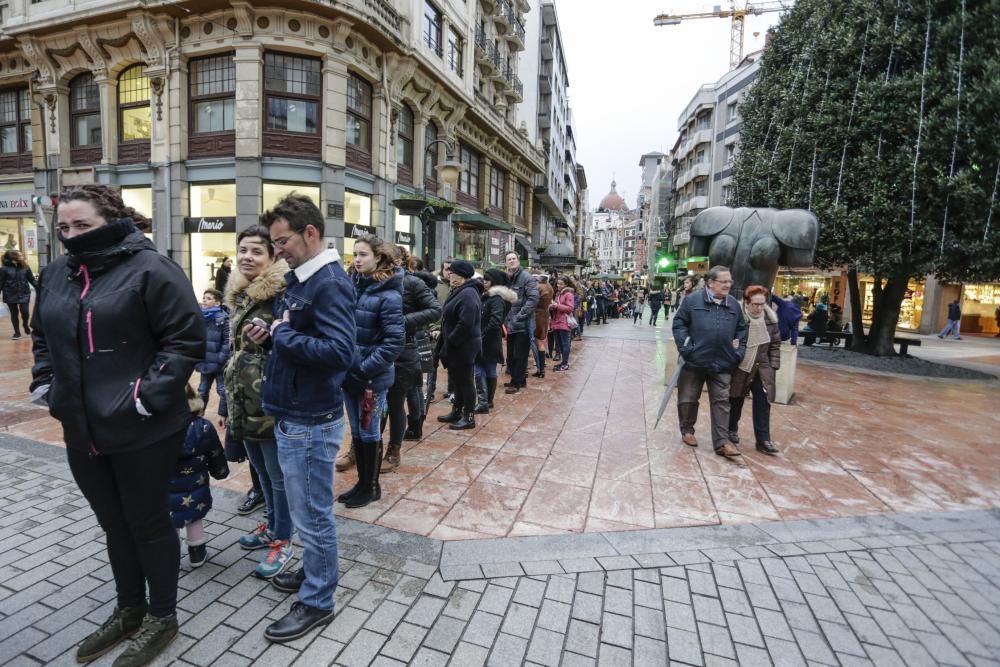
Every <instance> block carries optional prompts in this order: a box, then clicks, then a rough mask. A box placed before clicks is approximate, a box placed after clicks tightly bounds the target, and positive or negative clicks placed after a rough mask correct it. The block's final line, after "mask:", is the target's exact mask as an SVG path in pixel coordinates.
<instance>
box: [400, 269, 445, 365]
mask: <svg viewBox="0 0 1000 667" xmlns="http://www.w3.org/2000/svg"><path fill="white" fill-rule="evenodd" d="M426 275H430V274H426ZM431 278H433V276H431ZM434 283H435V284H437V279H436V278H435V279H434ZM403 319H404V320H406V345H404V346H403V352H402V353H401V354H400V355H399V356H398V357H397V358H396V367H397V368H399V369H400V370H402V369H406V370H409V371H417V372H419V371H420V354H419V353H418V352H417V341H416V335H417V333H418V332H420V331H427V329H428V328H429V327H430V326H431V325H432V324H434V323H435V322H437V321H438V320H440V319H441V304H440V303H438V300H437V296H436V295H435V294H434V292H433V290H432V288H431V285H430V282H429V281H428V280H427V279H426V278H424V276H423V275H418V274H416V273H407V274H406V275H405V276H403Z"/></svg>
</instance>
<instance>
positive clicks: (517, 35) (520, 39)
mask: <svg viewBox="0 0 1000 667" xmlns="http://www.w3.org/2000/svg"><path fill="white" fill-rule="evenodd" d="M507 40H508V41H509V48H510V50H511V51H524V21H522V20H521V19H514V22H513V23H512V24H511V26H510V33H509V34H508V35H507Z"/></svg>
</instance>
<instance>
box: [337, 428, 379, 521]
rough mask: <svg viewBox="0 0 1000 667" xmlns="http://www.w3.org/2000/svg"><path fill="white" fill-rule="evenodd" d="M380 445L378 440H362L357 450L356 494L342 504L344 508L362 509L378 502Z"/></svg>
mask: <svg viewBox="0 0 1000 667" xmlns="http://www.w3.org/2000/svg"><path fill="white" fill-rule="evenodd" d="M380 450H381V443H380V442H379V441H378V440H362V441H361V442H360V444H359V449H358V486H357V489H358V491H357V493H355V494H354V495H353V496H351V497H350V498H349V499H348V500H347V501H345V502H344V506H345V507H349V508H352V509H353V508H356V507H364V506H365V505H367V504H368V503H370V502H372V501H375V500H378V499H379V498H380V497H381V496H382V494H381V491H382V490H381V488H380V487H379V484H378V471H379V463H380V461H379V459H378V455H379V451H380Z"/></svg>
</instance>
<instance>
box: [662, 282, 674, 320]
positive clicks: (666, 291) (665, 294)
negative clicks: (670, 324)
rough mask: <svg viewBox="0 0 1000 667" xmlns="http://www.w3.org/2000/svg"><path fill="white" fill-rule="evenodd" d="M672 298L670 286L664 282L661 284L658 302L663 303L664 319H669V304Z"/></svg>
mask: <svg viewBox="0 0 1000 667" xmlns="http://www.w3.org/2000/svg"><path fill="white" fill-rule="evenodd" d="M673 300H674V295H673V292H671V291H670V286H669V285H667V284H666V283H664V284H663V290H662V291H661V292H660V302H661V303H662V304H663V317H664V318H665V319H668V320H669V319H670V306H671V305H672V302H673Z"/></svg>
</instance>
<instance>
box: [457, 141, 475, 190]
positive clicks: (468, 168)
mask: <svg viewBox="0 0 1000 667" xmlns="http://www.w3.org/2000/svg"><path fill="white" fill-rule="evenodd" d="M460 153H461V161H462V167H463V169H462V176H461V178H460V180H459V183H458V190H459V192H463V193H465V194H467V195H469V196H471V197H479V153H477V152H476V151H474V150H472V149H471V148H469V147H468V146H465V145H462V148H461V152H460Z"/></svg>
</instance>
